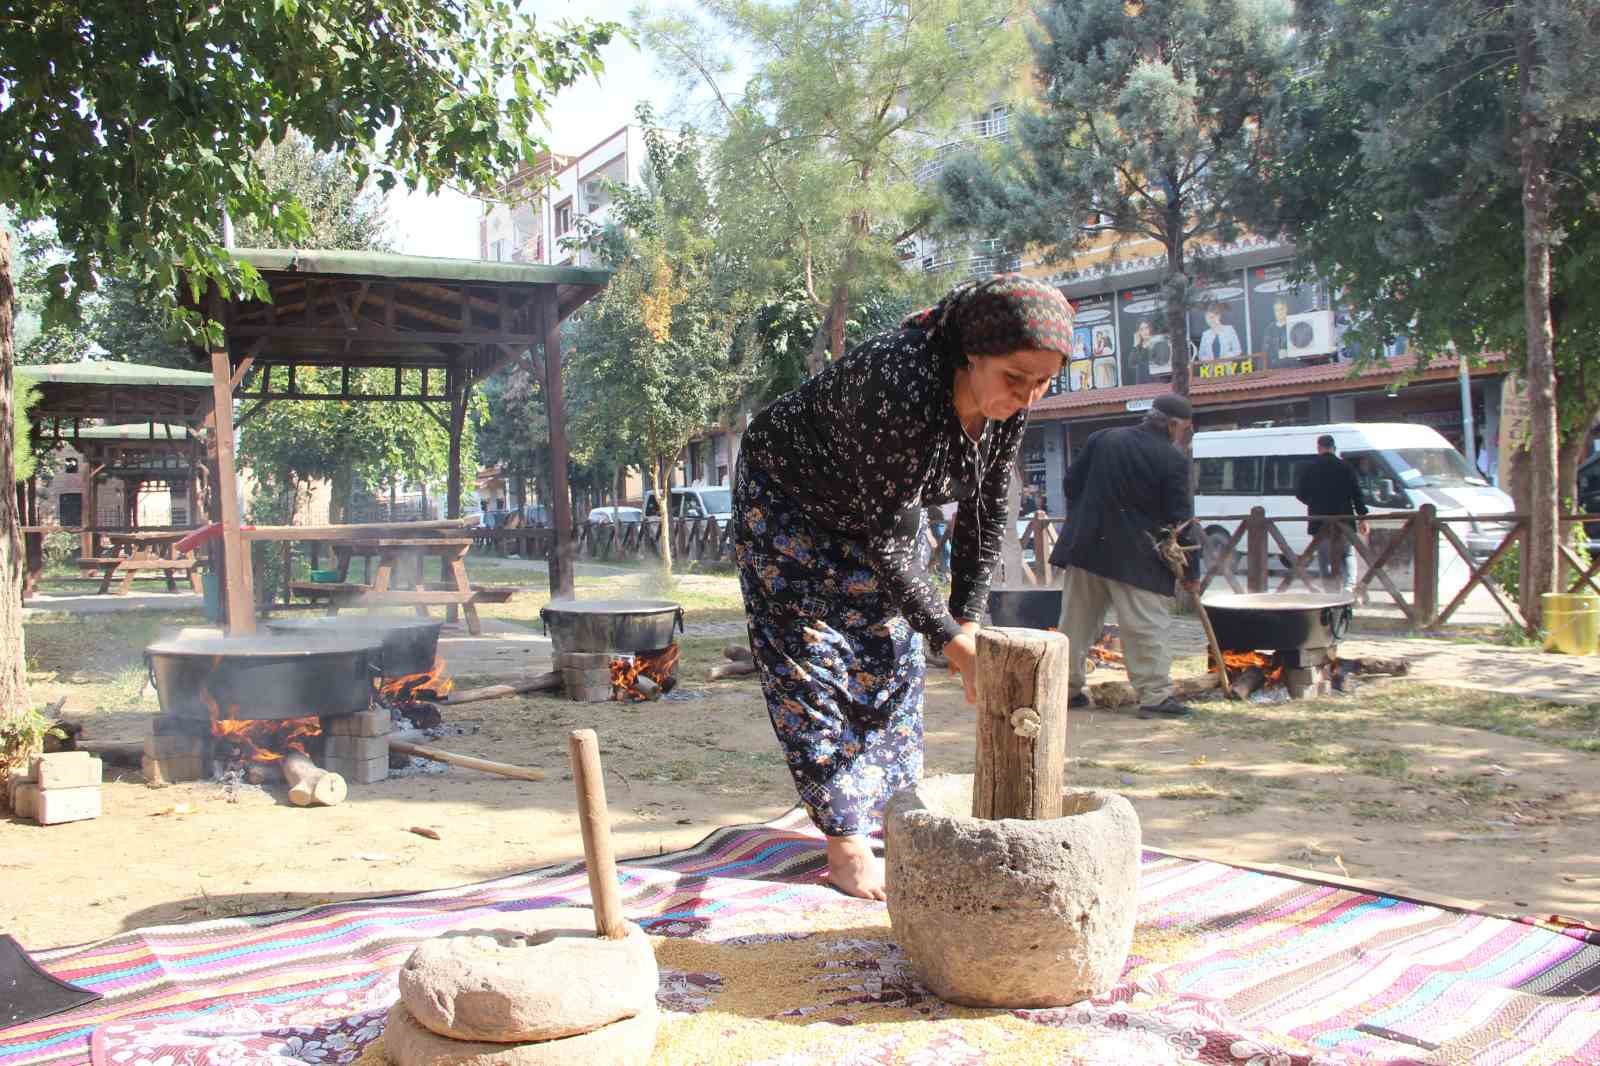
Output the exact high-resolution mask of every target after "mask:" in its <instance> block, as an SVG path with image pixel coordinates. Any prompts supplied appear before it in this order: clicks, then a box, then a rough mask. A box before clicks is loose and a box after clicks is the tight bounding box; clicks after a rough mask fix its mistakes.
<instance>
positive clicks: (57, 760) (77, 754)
mask: <svg viewBox="0 0 1600 1066" xmlns="http://www.w3.org/2000/svg"><path fill="white" fill-rule="evenodd" d="M89 758H90V756H89V753H88V752H86V751H52V752H47V753H46V754H44V755H35V756H33V757H32V758H30V759H29V760H28V780H29V781H37V780H39V768H40V767H42V766H70V765H71V764H73V763H75V762H88V761H89Z"/></svg>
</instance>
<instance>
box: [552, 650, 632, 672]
mask: <svg viewBox="0 0 1600 1066" xmlns="http://www.w3.org/2000/svg"><path fill="white" fill-rule="evenodd" d="M614 658H617V656H615V655H612V654H611V653H610V652H608V651H563V652H558V653H557V654H556V656H555V668H556V669H557V670H604V671H606V672H607V673H610V671H611V660H612V659H614Z"/></svg>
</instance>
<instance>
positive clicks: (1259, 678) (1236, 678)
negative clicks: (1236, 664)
mask: <svg viewBox="0 0 1600 1066" xmlns="http://www.w3.org/2000/svg"><path fill="white" fill-rule="evenodd" d="M1266 683H1267V672H1266V671H1265V670H1263V669H1261V667H1259V666H1247V667H1245V668H1244V669H1243V670H1240V671H1239V672H1238V673H1237V674H1234V675H1233V684H1232V685H1230V686H1228V687H1229V688H1231V689H1233V698H1234V699H1236V700H1245V699H1249V698H1250V694H1251V693H1252V692H1255V691H1256V690H1257V689H1259V688H1260V687H1261V686H1262V685H1265V684H1266Z"/></svg>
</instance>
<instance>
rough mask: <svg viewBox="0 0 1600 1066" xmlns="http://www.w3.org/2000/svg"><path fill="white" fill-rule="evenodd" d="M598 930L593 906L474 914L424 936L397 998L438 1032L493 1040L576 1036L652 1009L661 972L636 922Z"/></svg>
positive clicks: (404, 970) (458, 1037) (408, 963)
mask: <svg viewBox="0 0 1600 1066" xmlns="http://www.w3.org/2000/svg"><path fill="white" fill-rule="evenodd" d="M627 929H628V935H627V936H626V937H624V938H623V939H621V940H606V939H604V938H602V937H599V936H596V935H595V929H594V912H593V911H590V910H586V909H579V908H575V907H557V908H550V909H547V910H538V911H528V912H523V913H517V914H506V915H497V916H491V917H488V918H479V919H477V920H476V921H474V923H473V924H472V925H469V926H464V927H462V928H459V929H455V930H452V931H451V932H449V933H446V934H444V935H443V936H439V937H435V938H434V939H432V940H429V941H425V942H424V943H422V944H421V945H420V946H418V948H417V950H416V951H415V952H414V953H412V955H411V958H410V959H408V960H407V961H406V964H405V965H404V966H403V967H401V969H400V975H399V985H400V1001H401V1002H402V1003H404V1004H405V1006H406V1008H407V1009H408V1010H409V1011H410V1012H411V1015H412V1017H414V1018H416V1019H417V1021H418V1022H420V1023H421V1024H422V1025H424V1026H426V1027H427V1028H428V1029H430V1030H432V1031H433V1032H435V1033H438V1034H439V1035H440V1036H446V1037H450V1038H452V1039H455V1040H486V1041H492V1042H497V1043H510V1042H523V1041H533V1040H554V1039H561V1038H564V1037H571V1036H576V1035H578V1034H581V1033H586V1032H589V1031H591V1030H595V1029H599V1028H601V1027H602V1026H606V1025H609V1024H611V1023H613V1022H617V1021H621V1020H622V1019H624V1018H630V1017H633V1016H635V1015H637V1014H640V1013H643V1012H646V1011H649V1010H650V1009H652V1007H653V1005H654V1003H655V997H656V987H657V984H658V976H657V969H656V959H655V953H654V951H653V950H652V949H651V947H650V940H649V938H648V937H646V936H645V934H644V932H643V931H642V930H640V928H639V927H638V926H636V925H634V924H633V923H631V922H630V923H628V924H627Z"/></svg>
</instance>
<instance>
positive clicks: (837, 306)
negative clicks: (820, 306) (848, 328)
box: [818, 281, 850, 370]
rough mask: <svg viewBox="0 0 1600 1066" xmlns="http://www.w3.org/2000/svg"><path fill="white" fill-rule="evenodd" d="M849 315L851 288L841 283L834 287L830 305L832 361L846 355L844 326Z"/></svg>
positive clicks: (829, 321)
mask: <svg viewBox="0 0 1600 1066" xmlns="http://www.w3.org/2000/svg"><path fill="white" fill-rule="evenodd" d="M849 315H850V286H849V285H847V284H845V283H844V282H843V281H841V282H839V284H837V285H835V286H834V287H833V299H832V300H831V301H830V302H829V305H828V358H830V359H839V358H841V357H842V356H843V355H844V324H845V320H846V319H847V318H848V317H849ZM818 369H819V370H820V369H821V367H818Z"/></svg>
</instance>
